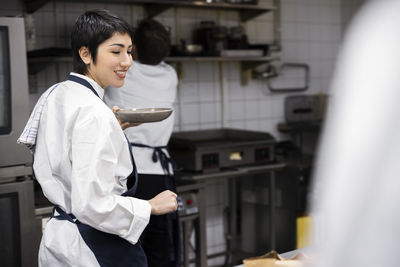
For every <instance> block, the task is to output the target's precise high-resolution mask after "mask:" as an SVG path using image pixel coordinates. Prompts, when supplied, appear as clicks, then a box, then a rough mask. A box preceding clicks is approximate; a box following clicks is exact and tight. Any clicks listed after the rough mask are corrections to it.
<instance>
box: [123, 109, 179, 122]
mask: <svg viewBox="0 0 400 267" xmlns="http://www.w3.org/2000/svg"><path fill="white" fill-rule="evenodd" d="M171 113H172V109H171V108H138V109H121V110H120V111H118V112H117V116H118V117H119V118H120V119H121V120H122V121H127V122H135V123H144V122H157V121H162V120H165V119H166V118H168V117H169V116H170V115H171Z"/></svg>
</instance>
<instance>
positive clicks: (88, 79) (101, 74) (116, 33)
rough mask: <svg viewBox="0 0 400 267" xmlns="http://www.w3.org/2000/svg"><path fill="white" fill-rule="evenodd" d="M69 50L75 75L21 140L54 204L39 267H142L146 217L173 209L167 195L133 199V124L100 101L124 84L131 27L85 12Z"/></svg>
mask: <svg viewBox="0 0 400 267" xmlns="http://www.w3.org/2000/svg"><path fill="white" fill-rule="evenodd" d="M71 46H72V52H73V66H74V72H71V73H70V75H69V76H68V78H67V80H66V81H62V82H60V83H57V84H55V85H54V86H52V87H50V88H49V89H48V90H47V91H46V92H45V93H44V94H43V95H42V96H41V98H40V99H39V101H38V103H37V104H36V106H35V108H34V110H33V112H32V114H31V117H30V119H29V121H28V123H27V125H26V127H25V129H24V132H23V133H22V135H21V136H20V138H19V140H18V142H19V143H22V144H26V145H27V146H28V147H29V148H30V149H31V150H32V151H33V152H34V163H33V169H34V172H35V175H36V178H37V180H38V182H39V184H40V185H41V187H42V190H43V193H44V195H45V196H46V197H47V198H48V200H49V201H50V202H51V203H53V204H54V205H55V209H54V211H53V216H52V218H51V219H50V220H49V222H48V223H47V225H46V228H45V231H44V234H43V237H42V241H41V244H40V250H39V266H49V267H55V266H82V267H91V266H102V267H103V266H107V267H116V266H121V267H122V266H123V267H127V266H131V267H146V266H147V261H146V256H145V254H144V252H143V249H142V247H141V245H140V242H138V239H139V237H140V235H141V233H142V232H143V230H144V228H145V227H146V225H147V224H148V221H149V218H150V214H165V213H168V212H173V211H175V210H176V209H177V202H176V194H175V193H173V192H171V191H169V190H166V191H164V192H161V193H160V194H159V195H157V196H155V197H154V198H152V199H150V200H148V201H147V200H142V199H138V198H137V197H136V196H135V190H136V187H137V183H138V179H137V175H136V168H135V162H134V159H133V157H132V155H131V150H130V144H129V142H127V139H126V137H125V135H124V133H123V130H122V128H125V127H129V126H133V125H131V124H129V123H124V122H121V121H118V120H117V118H116V117H115V115H114V113H113V112H112V110H110V109H109V108H108V107H107V106H106V105H105V103H104V102H103V100H102V97H103V95H104V88H105V87H106V86H113V87H115V90H118V89H117V88H118V87H121V86H122V85H123V84H124V80H125V75H126V72H127V70H128V69H129V67H130V66H131V64H132V56H131V53H132V49H133V45H132V39H131V28H130V26H129V25H128V24H127V23H126V22H125V21H123V20H122V19H120V18H119V17H117V16H115V15H113V14H111V13H109V12H108V11H106V10H93V11H87V12H85V13H84V14H82V15H81V16H79V17H78V18H77V20H76V22H75V25H74V26H73V29H72V34H71ZM117 110H118V108H116V109H114V111H117ZM127 181H128V182H129V183H130V184H131V186H129V187H128V188H127Z"/></svg>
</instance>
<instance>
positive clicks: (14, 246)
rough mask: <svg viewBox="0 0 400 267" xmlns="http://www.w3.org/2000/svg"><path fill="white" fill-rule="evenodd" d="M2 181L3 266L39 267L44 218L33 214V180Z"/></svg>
mask: <svg viewBox="0 0 400 267" xmlns="http://www.w3.org/2000/svg"><path fill="white" fill-rule="evenodd" d="M19 179H20V180H18V182H12V183H2V184H0V232H1V234H0V243H1V244H2V245H1V248H0V261H1V266H4V267H21V266H22V267H25V266H26V267H28V266H29V267H31V266H37V262H38V250H39V242H40V238H41V221H40V220H38V219H36V217H35V214H34V196H33V181H32V180H30V179H29V178H25V179H24V178H19Z"/></svg>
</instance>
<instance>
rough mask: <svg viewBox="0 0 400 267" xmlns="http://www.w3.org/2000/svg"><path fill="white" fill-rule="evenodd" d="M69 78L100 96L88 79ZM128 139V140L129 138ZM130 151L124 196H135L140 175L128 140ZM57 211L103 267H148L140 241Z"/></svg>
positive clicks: (54, 216)
mask: <svg viewBox="0 0 400 267" xmlns="http://www.w3.org/2000/svg"><path fill="white" fill-rule="evenodd" d="M68 80H71V81H74V82H77V83H79V84H81V85H83V86H86V87H87V88H89V89H90V90H91V91H92V92H93V93H94V94H95V95H97V96H99V95H98V94H97V92H96V91H95V90H94V88H93V87H92V86H91V85H90V83H89V82H88V81H86V80H85V79H82V78H80V77H77V76H74V75H69V76H68ZM127 141H128V140H127ZM128 146H129V153H130V155H131V160H132V165H133V172H132V173H131V174H130V175H129V177H128V181H129V184H131V185H132V186H131V187H128V188H129V190H128V191H126V192H125V193H123V194H122V196H127V197H134V196H135V193H136V188H137V184H138V176H137V171H136V166H135V161H134V159H133V155H132V149H131V144H130V143H129V141H128ZM55 211H57V213H58V214H59V215H55V212H54V211H53V216H52V217H53V218H55V219H58V220H68V221H70V222H72V223H75V224H76V225H77V226H78V230H79V233H80V234H81V236H82V238H83V240H84V241H85V243H86V245H87V246H88V247H89V248H90V250H91V251H92V252H93V254H94V255H95V257H96V259H97V261H98V263H99V265H100V266H102V267H147V258H146V255H145V253H144V251H143V249H142V246H141V244H140V242H138V243H136V244H135V245H133V244H131V243H129V242H128V241H127V240H125V239H123V238H122V237H120V236H117V235H113V234H109V233H105V232H102V231H99V230H97V229H95V228H93V227H91V226H89V225H86V224H83V223H81V222H79V221H78V220H76V218H75V216H74V215H72V214H67V213H65V211H63V210H62V209H61V208H60V207H58V206H56V207H55Z"/></svg>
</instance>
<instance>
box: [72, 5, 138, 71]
mask: <svg viewBox="0 0 400 267" xmlns="http://www.w3.org/2000/svg"><path fill="white" fill-rule="evenodd" d="M116 32H118V33H121V34H129V35H130V36H131V38H132V34H133V31H132V27H131V26H130V25H129V24H128V23H127V22H126V21H125V20H123V19H121V18H119V17H118V16H116V15H114V14H111V13H110V12H109V11H107V10H105V9H95V10H90V11H86V12H85V13H83V14H82V15H80V16H79V17H78V18H77V19H76V21H75V25H74V26H73V28H72V31H71V48H72V57H73V68H74V71H75V72H77V73H80V74H86V72H87V66H86V64H85V63H84V62H83V61H82V59H81V57H80V55H79V49H80V48H81V47H83V46H84V47H87V48H88V50H89V52H90V55H91V57H92V59H93V62H94V63H95V64H96V58H97V48H98V47H99V45H100V44H101V43H102V42H104V41H105V40H107V39H109V38H111V37H112V36H113V35H114V34H115V33H116Z"/></svg>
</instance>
